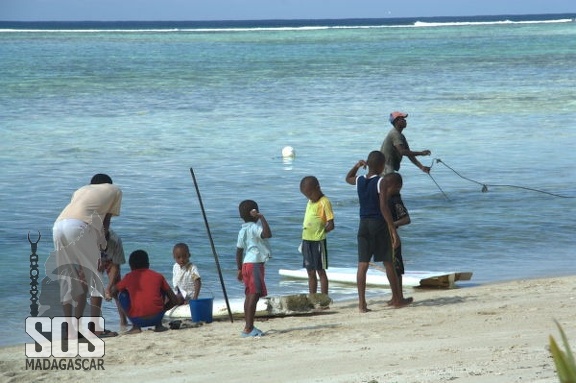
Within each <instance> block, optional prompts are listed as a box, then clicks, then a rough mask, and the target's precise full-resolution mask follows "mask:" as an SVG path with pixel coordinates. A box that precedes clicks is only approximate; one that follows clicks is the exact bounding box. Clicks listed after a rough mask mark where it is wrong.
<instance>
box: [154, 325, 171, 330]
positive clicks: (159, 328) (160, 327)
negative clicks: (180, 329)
mask: <svg viewBox="0 0 576 383" xmlns="http://www.w3.org/2000/svg"><path fill="white" fill-rule="evenodd" d="M164 331H168V327H164V326H162V325H161V324H159V325H157V326H156V327H155V328H154V332H164Z"/></svg>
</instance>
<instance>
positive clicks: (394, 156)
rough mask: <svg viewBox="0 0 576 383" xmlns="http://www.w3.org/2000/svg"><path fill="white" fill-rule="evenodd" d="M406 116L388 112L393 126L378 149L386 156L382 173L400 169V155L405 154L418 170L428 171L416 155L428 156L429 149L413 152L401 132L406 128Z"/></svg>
mask: <svg viewBox="0 0 576 383" xmlns="http://www.w3.org/2000/svg"><path fill="white" fill-rule="evenodd" d="M406 117H408V114H407V113H402V112H392V113H390V123H391V124H392V126H394V127H393V128H392V129H390V132H388V135H387V136H386V138H385V139H384V142H382V146H381V147H380V151H381V152H382V153H384V156H385V157H386V165H385V166H384V174H389V173H394V172H396V171H398V170H399V169H400V162H401V161H402V157H404V156H406V157H408V158H409V159H410V161H411V162H412V163H413V164H414V165H416V166H418V168H419V169H420V170H422V171H423V172H424V173H427V174H429V173H430V167H428V166H424V165H422V164H421V163H420V161H418V159H417V158H416V156H429V155H430V154H431V152H430V150H423V151H421V152H413V151H412V150H410V146H408V141H407V140H406V137H405V136H404V135H403V134H402V131H403V130H404V129H405V128H406V126H407V123H406Z"/></svg>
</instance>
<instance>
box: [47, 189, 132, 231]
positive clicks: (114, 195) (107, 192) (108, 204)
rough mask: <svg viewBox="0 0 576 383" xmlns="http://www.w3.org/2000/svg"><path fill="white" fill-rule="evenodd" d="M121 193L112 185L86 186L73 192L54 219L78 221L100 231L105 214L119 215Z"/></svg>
mask: <svg viewBox="0 0 576 383" xmlns="http://www.w3.org/2000/svg"><path fill="white" fill-rule="evenodd" d="M121 204H122V191H121V190H120V188H119V187H118V186H116V185H113V184H94V185H86V186H83V187H81V188H80V189H78V190H76V191H75V192H74V195H73V196H72V200H71V201H70V203H69V204H68V206H66V207H65V208H64V210H62V213H60V216H58V218H57V219H56V221H59V220H61V219H79V220H81V221H84V222H86V223H87V224H89V225H92V226H94V227H95V228H96V229H97V230H102V221H103V220H104V217H105V216H106V214H112V215H120V206H121Z"/></svg>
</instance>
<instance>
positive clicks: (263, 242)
mask: <svg viewBox="0 0 576 383" xmlns="http://www.w3.org/2000/svg"><path fill="white" fill-rule="evenodd" d="M238 210H239V212H240V217H241V218H242V219H243V220H244V223H243V224H242V228H241V229H240V232H239V233H238V241H237V243H236V265H237V266H238V280H239V281H241V282H244V286H245V294H246V298H245V300H244V319H245V322H246V324H245V326H244V330H243V331H242V332H241V334H240V335H241V336H242V337H254V336H262V335H264V333H263V332H262V331H260V330H259V329H257V328H256V327H254V317H255V316H256V305H257V304H258V300H259V299H260V297H265V296H266V295H268V291H267V290H266V283H265V282H264V263H265V262H266V261H267V260H268V259H269V258H270V245H269V244H268V238H270V237H272V232H271V231H270V226H268V222H267V221H266V218H264V215H263V214H261V213H260V212H259V211H258V204H257V203H256V202H254V201H252V200H245V201H242V202H241V203H240V206H239V207H238ZM258 220H260V223H261V225H258V223H257V222H258Z"/></svg>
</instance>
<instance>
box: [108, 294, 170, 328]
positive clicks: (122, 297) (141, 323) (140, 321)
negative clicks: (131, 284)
mask: <svg viewBox="0 0 576 383" xmlns="http://www.w3.org/2000/svg"><path fill="white" fill-rule="evenodd" d="M118 302H120V307H122V309H123V310H124V312H125V313H128V311H129V310H130V294H128V291H121V292H120V293H119V294H118ZM164 313H165V312H164V311H160V312H159V313H158V314H156V315H154V316H148V317H146V318H142V317H130V316H128V315H126V316H128V319H130V322H132V324H133V325H134V326H136V327H152V326H159V325H161V324H162V318H164Z"/></svg>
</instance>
